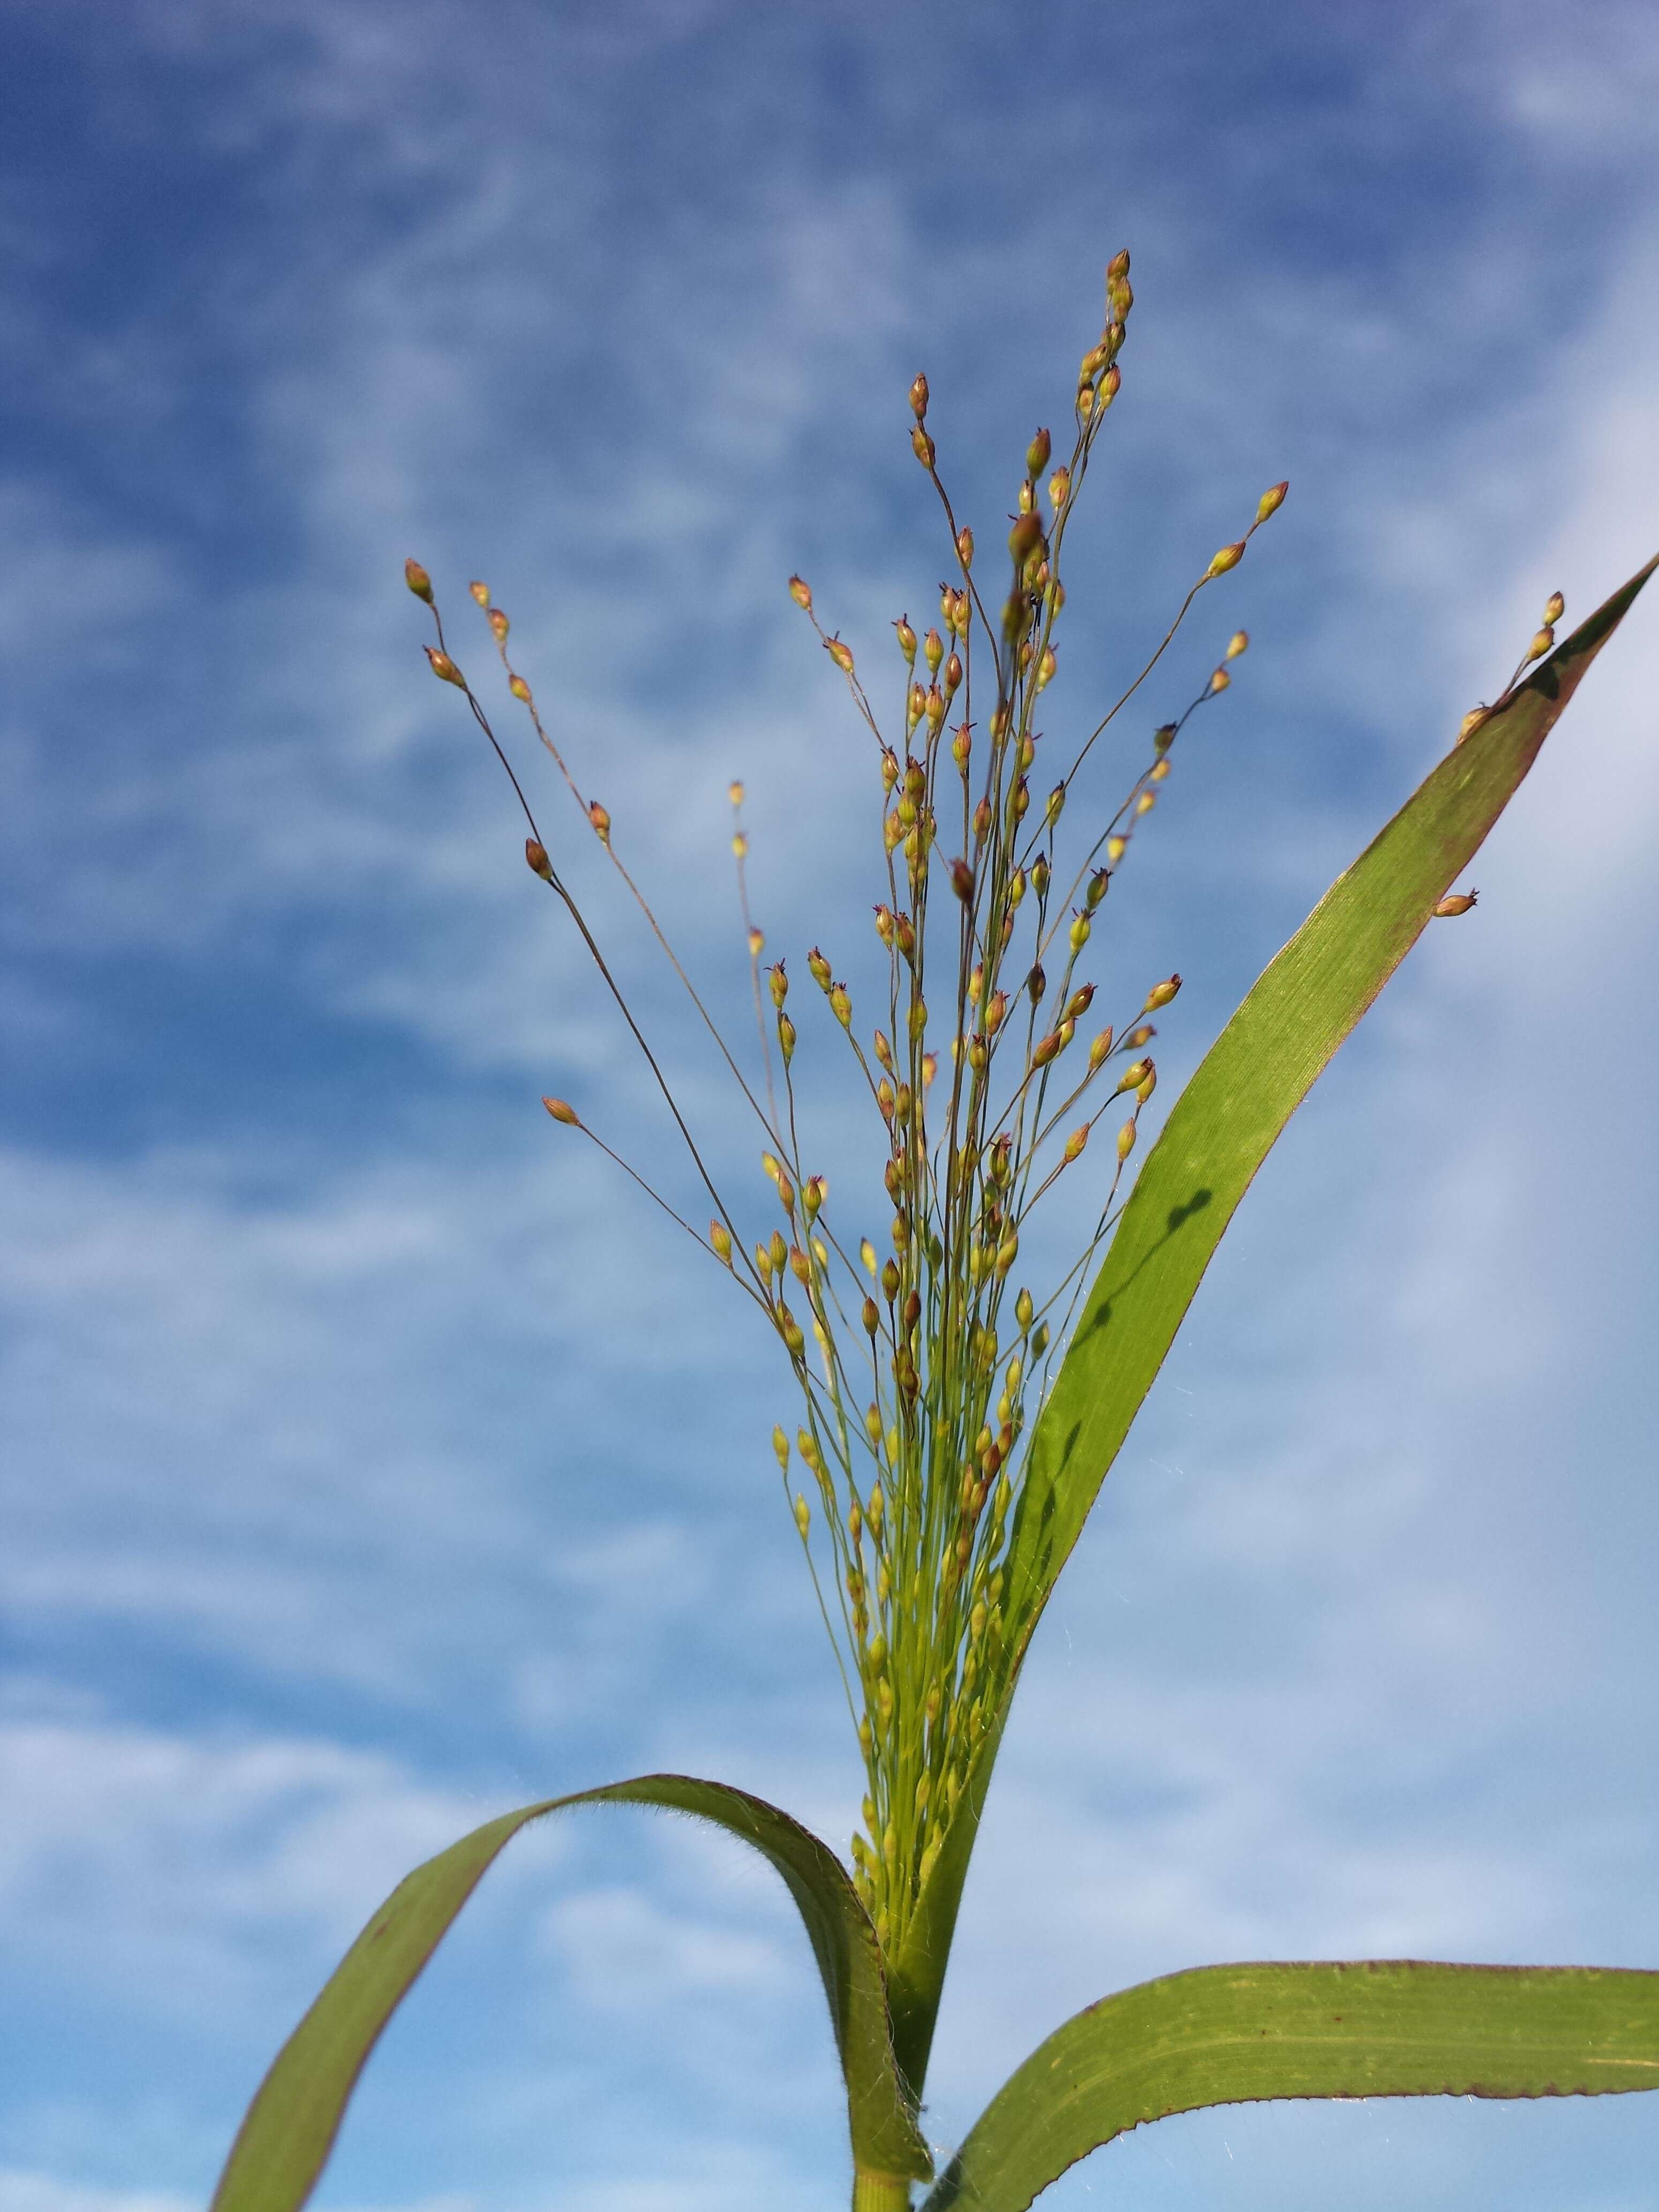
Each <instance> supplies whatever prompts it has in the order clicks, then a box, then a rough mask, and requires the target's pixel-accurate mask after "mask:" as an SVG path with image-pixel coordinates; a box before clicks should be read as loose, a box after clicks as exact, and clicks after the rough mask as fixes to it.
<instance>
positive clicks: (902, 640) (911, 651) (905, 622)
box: [893, 615, 916, 668]
mask: <svg viewBox="0 0 1659 2212" xmlns="http://www.w3.org/2000/svg"><path fill="white" fill-rule="evenodd" d="M893 628H894V629H896V631H897V633H898V641H899V651H900V652H901V653H902V654H903V655H904V665H905V666H906V667H907V668H914V667H915V665H916V634H915V630H913V629H911V627H910V617H909V616H908V615H901V616H900V617H899V618H898V620H897V621H896V623H894V624H893Z"/></svg>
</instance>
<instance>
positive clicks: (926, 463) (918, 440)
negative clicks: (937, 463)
mask: <svg viewBox="0 0 1659 2212" xmlns="http://www.w3.org/2000/svg"><path fill="white" fill-rule="evenodd" d="M910 450H911V452H912V453H914V454H915V457H916V459H918V460H919V461H920V462H921V465H922V466H923V468H925V469H931V468H932V467H933V457H934V454H935V453H936V451H937V448H936V447H935V446H934V444H933V440H932V439H931V438H930V437H929V436H928V435H927V432H926V431H925V430H924V429H923V428H922V427H921V423H920V422H918V423H917V425H916V427H915V429H914V430H912V431H911V433H910Z"/></svg>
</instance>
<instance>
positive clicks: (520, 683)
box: [507, 674, 530, 707]
mask: <svg viewBox="0 0 1659 2212" xmlns="http://www.w3.org/2000/svg"><path fill="white" fill-rule="evenodd" d="M507 690H509V691H510V692H511V693H512V694H513V697H514V698H515V699H519V700H522V701H523V702H524V704H525V705H526V707H527V706H528V705H529V704H530V686H529V685H528V684H526V682H525V680H524V678H523V677H522V676H520V675H516V674H514V675H512V676H509V677H508V678H507Z"/></svg>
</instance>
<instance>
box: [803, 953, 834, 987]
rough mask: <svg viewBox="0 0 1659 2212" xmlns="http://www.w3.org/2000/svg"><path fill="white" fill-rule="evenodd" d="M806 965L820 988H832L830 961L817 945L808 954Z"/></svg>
mask: <svg viewBox="0 0 1659 2212" xmlns="http://www.w3.org/2000/svg"><path fill="white" fill-rule="evenodd" d="M806 965H807V968H808V969H809V970H810V972H811V977H812V981H814V982H815V983H816V984H817V987H818V988H819V990H821V991H827V990H828V989H829V962H828V961H827V960H826V959H825V958H824V957H823V953H821V952H820V951H818V948H817V945H814V946H813V947H812V950H811V951H810V952H809V953H808V954H807V956H806Z"/></svg>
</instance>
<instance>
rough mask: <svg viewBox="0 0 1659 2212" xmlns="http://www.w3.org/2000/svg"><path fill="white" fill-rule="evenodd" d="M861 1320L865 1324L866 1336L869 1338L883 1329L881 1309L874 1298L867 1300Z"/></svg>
mask: <svg viewBox="0 0 1659 2212" xmlns="http://www.w3.org/2000/svg"><path fill="white" fill-rule="evenodd" d="M860 1319H861V1320H862V1322H863V1323H864V1328H865V1334H866V1335H867V1336H873V1335H874V1334H875V1333H876V1331H877V1330H878V1328H880V1327H881V1308H880V1307H879V1306H878V1304H876V1302H875V1300H874V1299H873V1298H866V1300H865V1301H864V1310H863V1313H862V1314H861V1315H860Z"/></svg>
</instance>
